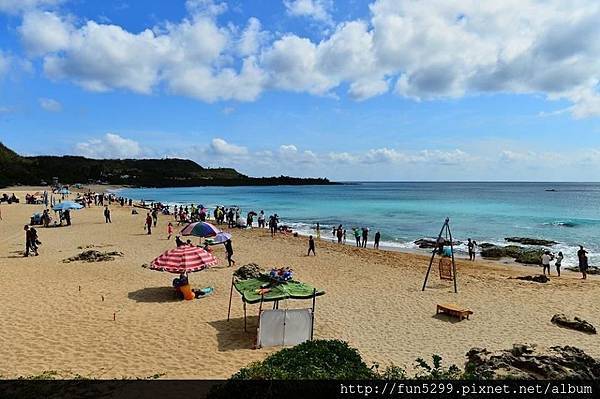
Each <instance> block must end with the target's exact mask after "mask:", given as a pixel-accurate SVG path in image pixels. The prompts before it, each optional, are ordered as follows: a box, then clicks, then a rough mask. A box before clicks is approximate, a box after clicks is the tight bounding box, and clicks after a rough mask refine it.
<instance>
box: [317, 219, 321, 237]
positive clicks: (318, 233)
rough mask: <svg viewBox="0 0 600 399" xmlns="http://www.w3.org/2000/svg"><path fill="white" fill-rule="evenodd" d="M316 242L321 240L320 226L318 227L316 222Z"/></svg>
mask: <svg viewBox="0 0 600 399" xmlns="http://www.w3.org/2000/svg"><path fill="white" fill-rule="evenodd" d="M316 230H317V240H320V239H321V226H320V225H319V222H317V229H316Z"/></svg>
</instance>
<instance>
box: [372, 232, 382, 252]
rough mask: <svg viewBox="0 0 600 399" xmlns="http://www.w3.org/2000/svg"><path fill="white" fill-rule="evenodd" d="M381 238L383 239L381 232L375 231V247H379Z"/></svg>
mask: <svg viewBox="0 0 600 399" xmlns="http://www.w3.org/2000/svg"><path fill="white" fill-rule="evenodd" d="M379 240H381V233H380V232H377V233H375V243H374V244H373V248H375V249H379Z"/></svg>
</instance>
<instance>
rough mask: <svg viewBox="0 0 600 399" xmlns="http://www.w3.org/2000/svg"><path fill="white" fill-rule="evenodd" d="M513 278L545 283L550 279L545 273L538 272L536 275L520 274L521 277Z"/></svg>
mask: <svg viewBox="0 0 600 399" xmlns="http://www.w3.org/2000/svg"><path fill="white" fill-rule="evenodd" d="M515 278H516V279H517V280H525V281H533V282H536V283H547V282H548V281H550V279H549V278H548V276H546V275H545V274H540V275H538V276H522V277H515Z"/></svg>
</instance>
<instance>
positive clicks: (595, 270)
mask: <svg viewBox="0 0 600 399" xmlns="http://www.w3.org/2000/svg"><path fill="white" fill-rule="evenodd" d="M565 269H566V270H569V271H572V272H580V271H581V270H579V267H577V266H573V267H565ZM587 274H600V267H598V266H588V268H587Z"/></svg>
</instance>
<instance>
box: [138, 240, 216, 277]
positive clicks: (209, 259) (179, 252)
mask: <svg viewBox="0 0 600 399" xmlns="http://www.w3.org/2000/svg"><path fill="white" fill-rule="evenodd" d="M216 264H217V258H215V257H214V256H213V255H212V254H211V253H209V252H207V251H205V250H204V249H202V248H200V247H196V246H193V245H182V246H180V247H177V248H173V249H170V250H168V251H166V252H164V253H163V254H162V255H160V256H159V257H157V258H156V259H154V260H153V261H152V262H150V266H149V269H151V270H157V271H159V272H169V273H192V272H199V271H201V270H204V269H206V268H208V267H210V266H214V265H216Z"/></svg>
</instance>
